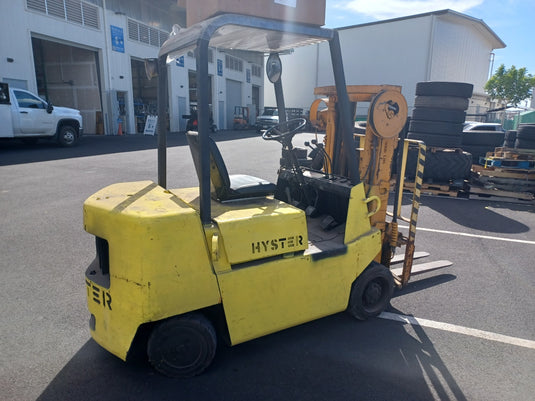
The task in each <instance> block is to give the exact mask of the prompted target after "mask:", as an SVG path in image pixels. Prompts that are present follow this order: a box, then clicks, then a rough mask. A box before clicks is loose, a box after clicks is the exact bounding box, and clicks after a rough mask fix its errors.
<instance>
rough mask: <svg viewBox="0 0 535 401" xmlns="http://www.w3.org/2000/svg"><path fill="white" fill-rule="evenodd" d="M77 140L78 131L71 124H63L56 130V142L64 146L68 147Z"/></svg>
mask: <svg viewBox="0 0 535 401" xmlns="http://www.w3.org/2000/svg"><path fill="white" fill-rule="evenodd" d="M77 142H78V131H77V130H76V128H74V127H73V126H72V125H64V126H62V127H61V128H60V129H59V132H58V143H59V144H60V145H61V146H63V147H66V148H70V147H72V146H74V145H76V143H77Z"/></svg>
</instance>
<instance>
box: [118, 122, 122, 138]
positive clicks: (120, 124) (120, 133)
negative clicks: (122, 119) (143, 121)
mask: <svg viewBox="0 0 535 401" xmlns="http://www.w3.org/2000/svg"><path fill="white" fill-rule="evenodd" d="M117 135H119V136H121V135H123V123H119V128H117Z"/></svg>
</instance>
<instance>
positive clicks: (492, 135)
mask: <svg viewBox="0 0 535 401" xmlns="http://www.w3.org/2000/svg"><path fill="white" fill-rule="evenodd" d="M504 138H505V133H503V132H495V131H465V132H463V133H462V135H461V144H462V145H463V146H464V145H476V146H477V145H481V146H490V147H492V148H493V149H492V150H494V148H497V147H500V146H502V145H503V141H504Z"/></svg>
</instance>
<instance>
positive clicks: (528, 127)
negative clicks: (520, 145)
mask: <svg viewBox="0 0 535 401" xmlns="http://www.w3.org/2000/svg"><path fill="white" fill-rule="evenodd" d="M516 137H517V138H520V139H527V140H528V141H529V140H535V124H520V125H519V126H518V130H517V133H516Z"/></svg>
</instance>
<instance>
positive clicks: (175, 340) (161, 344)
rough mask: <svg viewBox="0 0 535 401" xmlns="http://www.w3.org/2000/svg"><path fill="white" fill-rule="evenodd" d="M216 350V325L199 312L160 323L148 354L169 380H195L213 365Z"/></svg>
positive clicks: (150, 341)
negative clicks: (172, 378)
mask: <svg viewBox="0 0 535 401" xmlns="http://www.w3.org/2000/svg"><path fill="white" fill-rule="evenodd" d="M216 348H217V337H216V334H215V330H214V327H213V325H212V323H210V321H209V320H208V319H207V318H206V317H204V316H203V315H201V314H199V313H191V314H187V315H183V316H177V317H173V318H170V319H167V320H164V321H162V322H161V323H159V324H158V325H157V326H156V327H155V328H154V329H153V331H152V333H151V334H150V337H149V341H148V344H147V354H148V356H149V362H150V363H151V365H152V366H153V367H154V369H156V370H157V371H158V372H160V373H162V374H164V375H166V376H169V377H192V376H196V375H198V374H200V373H202V372H203V371H204V370H205V369H206V368H207V367H208V366H210V364H211V363H212V360H213V359H214V356H215V352H216Z"/></svg>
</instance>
